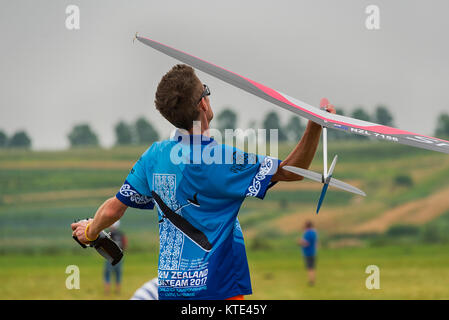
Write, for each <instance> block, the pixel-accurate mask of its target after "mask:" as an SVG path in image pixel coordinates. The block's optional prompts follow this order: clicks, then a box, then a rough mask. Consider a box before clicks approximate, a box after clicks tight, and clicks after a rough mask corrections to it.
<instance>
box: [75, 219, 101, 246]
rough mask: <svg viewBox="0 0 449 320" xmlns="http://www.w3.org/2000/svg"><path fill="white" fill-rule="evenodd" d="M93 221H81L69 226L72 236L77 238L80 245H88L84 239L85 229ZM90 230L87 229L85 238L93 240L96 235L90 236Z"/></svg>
mask: <svg viewBox="0 0 449 320" xmlns="http://www.w3.org/2000/svg"><path fill="white" fill-rule="evenodd" d="M92 221H93V219H89V220H81V221H78V222H75V223H72V224H71V227H72V235H73V236H75V237H77V238H78V240H79V241H80V242H81V243H84V244H89V243H90V242H91V241H90V240H88V239H87V238H86V228H87V225H88V224H89V223H91V222H92ZM90 231H91V230H90V228H89V229H87V237H88V238H89V239H91V240H95V239H96V238H97V237H98V235H92V234H91V232H90Z"/></svg>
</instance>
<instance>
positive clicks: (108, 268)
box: [104, 220, 127, 294]
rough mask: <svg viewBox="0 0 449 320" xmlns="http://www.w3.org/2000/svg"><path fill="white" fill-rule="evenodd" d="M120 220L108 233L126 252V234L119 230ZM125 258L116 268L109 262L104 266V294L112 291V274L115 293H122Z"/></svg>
mask: <svg viewBox="0 0 449 320" xmlns="http://www.w3.org/2000/svg"><path fill="white" fill-rule="evenodd" d="M119 227H120V220H119V221H117V222H116V223H114V224H113V225H112V226H110V227H109V230H108V232H110V234H111V238H112V240H114V241H115V242H116V243H117V244H118V245H119V246H120V248H122V250H123V251H124V250H125V249H126V247H127V239H126V237H125V234H124V233H123V232H121V231H120V230H119ZM123 260H124V259H123V258H122V260H120V262H119V263H117V264H116V265H115V266H113V265H111V263H110V262H109V261H106V262H105V265H104V292H105V294H109V292H110V290H111V274H112V273H113V274H114V276H115V293H116V294H119V293H120V285H121V282H122V269H123Z"/></svg>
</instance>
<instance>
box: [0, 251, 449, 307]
mask: <svg viewBox="0 0 449 320" xmlns="http://www.w3.org/2000/svg"><path fill="white" fill-rule="evenodd" d="M275 247H276V248H275V249H274V248H273V249H271V250H259V251H249V252H248V260H249V265H250V270H251V281H252V286H253V295H251V296H248V297H247V298H248V299H448V298H449V287H448V286H447V285H446V283H445V281H442V280H443V279H447V278H448V277H449V252H448V250H447V248H446V247H445V246H438V245H432V246H401V247H396V246H388V247H381V248H341V249H332V250H330V249H321V250H319V256H318V268H317V283H316V286H314V287H308V286H307V284H306V272H305V270H304V265H303V261H302V257H301V253H300V251H299V249H297V248H295V247H294V245H293V244H292V243H290V244H288V245H285V244H278V246H275ZM80 250H81V249H80ZM156 252H157V251H154V250H149V251H148V253H128V254H126V256H125V261H124V280H123V288H122V293H121V294H120V295H118V296H115V295H111V296H104V294H103V288H102V267H103V260H102V258H101V257H100V256H98V255H97V254H96V253H95V252H93V251H92V250H91V251H90V252H89V251H87V250H86V251H84V252H81V251H80V252H78V253H77V254H74V255H69V254H63V255H6V256H4V255H3V256H0V282H1V283H2V285H1V286H0V299H105V298H106V299H111V298H112V299H128V298H129V297H130V296H131V295H132V293H133V292H134V291H135V290H136V289H137V288H138V287H140V286H141V285H142V284H143V283H144V282H146V281H147V280H149V279H151V278H153V277H155V276H156V274H157V271H156V266H157V262H156V261H157V254H156ZM68 265H77V266H78V267H79V268H80V279H81V281H80V286H81V288H80V290H67V289H66V288H65V281H66V277H67V274H66V273H65V270H66V267H67V266H68ZM369 265H377V266H378V267H379V268H380V290H368V289H367V288H366V287H365V281H366V278H367V277H368V274H366V273H365V269H366V267H367V266H369Z"/></svg>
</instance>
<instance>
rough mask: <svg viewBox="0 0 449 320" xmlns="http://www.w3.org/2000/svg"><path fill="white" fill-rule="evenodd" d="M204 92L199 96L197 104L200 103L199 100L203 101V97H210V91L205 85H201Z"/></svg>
mask: <svg viewBox="0 0 449 320" xmlns="http://www.w3.org/2000/svg"><path fill="white" fill-rule="evenodd" d="M203 87H204V90H203V93H202V94H201V97H200V99H199V100H198V102H197V104H198V103H200V102H201V100H203V98H204V97H207V96H210V89H209V87H208V86H207V84H203Z"/></svg>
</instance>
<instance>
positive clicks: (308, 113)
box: [136, 36, 449, 154]
mask: <svg viewBox="0 0 449 320" xmlns="http://www.w3.org/2000/svg"><path fill="white" fill-rule="evenodd" d="M136 39H137V40H139V41H140V42H142V43H143V44H146V45H148V46H150V47H152V48H154V49H156V50H158V51H160V52H162V53H165V54H166V55H168V56H171V57H172V58H175V59H177V60H179V61H181V62H183V63H186V64H188V65H191V66H192V67H194V68H197V69H198V70H201V71H203V72H205V73H207V74H209V75H211V76H213V77H216V78H218V79H220V80H223V81H224V82H226V83H228V84H231V85H233V86H235V87H238V88H240V89H242V90H244V91H246V92H249V93H252V94H254V95H255V96H257V97H259V98H262V99H264V100H266V101H268V102H271V103H273V104H275V105H278V106H280V107H282V108H284V109H287V110H289V111H292V112H294V113H296V114H298V115H300V116H302V117H304V118H307V119H309V120H311V121H313V122H316V123H318V124H319V125H321V126H324V127H327V128H331V129H336V130H340V131H345V132H348V133H355V134H359V135H364V136H369V137H374V138H377V139H381V140H385V141H391V142H397V143H401V144H405V145H409V146H413V147H418V148H423V149H428V150H432V151H437V152H442V153H448V154H449V141H445V140H442V139H438V138H433V137H428V136H424V135H421V134H416V133H412V132H408V131H404V130H400V129H396V128H392V127H388V126H384V125H379V124H376V123H372V122H367V121H362V120H358V119H354V118H350V117H345V116H341V115H337V114H331V113H328V112H326V111H324V110H320V109H319V108H316V107H313V106H311V105H309V104H307V103H305V102H303V101H300V100H297V99H295V98H292V97H290V96H288V95H286V94H284V93H282V92H279V91H277V90H274V89H271V88H269V87H267V86H264V85H263V84H260V83H258V82H256V81H253V80H251V79H248V78H246V77H243V76H241V75H238V74H237V73H234V72H232V71H229V70H226V69H224V68H222V67H219V66H217V65H215V64H212V63H210V62H207V61H205V60H202V59H200V58H197V57H195V56H192V55H190V54H188V53H185V52H183V51H180V50H177V49H175V48H172V47H169V46H167V45H164V44H162V43H160V42H157V41H154V40H151V39H148V38H145V37H140V36H136Z"/></svg>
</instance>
